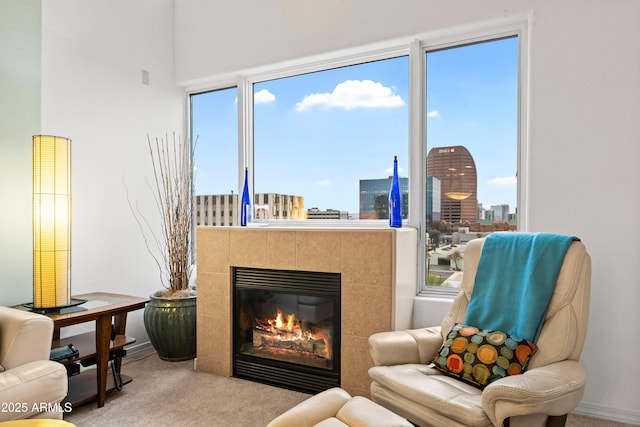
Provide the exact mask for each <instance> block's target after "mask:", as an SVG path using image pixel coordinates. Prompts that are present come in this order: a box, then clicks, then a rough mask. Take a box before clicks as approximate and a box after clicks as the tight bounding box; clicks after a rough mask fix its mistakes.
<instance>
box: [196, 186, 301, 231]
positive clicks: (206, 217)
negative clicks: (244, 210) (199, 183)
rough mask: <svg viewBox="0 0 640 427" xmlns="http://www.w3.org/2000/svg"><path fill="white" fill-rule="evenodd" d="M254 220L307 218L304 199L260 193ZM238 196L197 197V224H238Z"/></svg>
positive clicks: (255, 203) (210, 195)
mask: <svg viewBox="0 0 640 427" xmlns="http://www.w3.org/2000/svg"><path fill="white" fill-rule="evenodd" d="M253 205H254V206H253V207H254V209H253V215H254V218H255V219H258V220H260V219H305V212H304V197H302V196H290V195H287V194H274V193H258V194H256V195H255V202H254V204H253ZM238 214H239V207H238V195H237V194H209V195H199V196H196V205H195V212H194V215H195V221H196V225H211V226H231V225H239V224H240V222H239V218H238Z"/></svg>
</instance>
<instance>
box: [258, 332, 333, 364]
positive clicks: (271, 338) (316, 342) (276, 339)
mask: <svg viewBox="0 0 640 427" xmlns="http://www.w3.org/2000/svg"><path fill="white" fill-rule="evenodd" d="M253 346H254V347H272V348H278V349H285V350H295V351H305V352H307V353H312V354H315V355H316V356H320V357H322V358H325V359H327V345H326V343H325V342H324V340H322V339H310V340H308V339H300V338H297V337H295V336H294V335H293V334H291V333H286V332H283V333H281V334H276V333H272V332H268V331H262V330H259V329H254V331H253Z"/></svg>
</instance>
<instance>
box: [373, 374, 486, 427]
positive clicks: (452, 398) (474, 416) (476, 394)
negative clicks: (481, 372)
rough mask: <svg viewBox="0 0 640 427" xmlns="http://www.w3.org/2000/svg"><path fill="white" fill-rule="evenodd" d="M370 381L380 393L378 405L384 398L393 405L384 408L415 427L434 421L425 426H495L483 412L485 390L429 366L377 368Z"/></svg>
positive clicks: (374, 396) (376, 399)
mask: <svg viewBox="0 0 640 427" xmlns="http://www.w3.org/2000/svg"><path fill="white" fill-rule="evenodd" d="M369 377H371V379H372V380H373V384H372V390H373V387H374V385H375V386H376V388H377V389H378V391H377V392H376V393H375V394H374V393H372V397H373V398H374V401H375V402H378V396H380V395H382V394H384V395H385V396H387V397H388V400H389V402H385V403H384V404H383V406H385V407H387V408H389V409H391V410H392V411H393V412H395V413H397V414H399V415H400V416H402V417H405V418H407V419H409V421H413V422H414V423H416V422H417V423H418V424H420V423H419V422H418V420H430V422H428V423H427V422H425V424H429V425H438V423H437V422H436V421H435V420H455V421H457V422H458V423H459V424H461V425H465V426H486V425H490V424H491V421H490V420H489V418H488V417H487V415H486V413H485V412H484V410H483V409H482V391H481V390H479V389H478V388H477V387H473V386H471V385H469V384H467V383H465V382H463V381H460V380H458V379H455V378H451V377H449V376H447V375H444V374H443V373H442V372H440V371H438V370H437V369H435V368H433V367H431V366H429V365H424V364H405V365H395V366H374V367H373V368H370V369H369ZM379 403H382V401H380V402H379ZM403 408H413V409H414V410H416V411H417V412H413V411H412V410H409V411H403ZM449 424H450V425H454V424H452V423H450V422H449Z"/></svg>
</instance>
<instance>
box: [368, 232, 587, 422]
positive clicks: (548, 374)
mask: <svg viewBox="0 0 640 427" xmlns="http://www.w3.org/2000/svg"><path fill="white" fill-rule="evenodd" d="M483 244H484V239H476V240H472V241H471V242H469V244H468V245H467V247H466V249H465V253H464V276H463V280H462V285H461V292H460V293H459V294H458V296H457V297H456V298H455V300H454V302H453V305H452V307H451V310H450V311H449V313H448V314H447V316H446V317H445V319H444V320H443V322H442V324H441V326H437V327H432V328H426V329H415V330H408V331H396V332H382V333H378V334H374V335H372V336H371V337H370V339H369V344H370V352H371V357H372V358H373V361H374V365H375V366H374V367H373V368H371V369H370V370H369V376H370V377H371V380H372V383H371V398H372V400H373V401H374V402H376V403H378V404H380V405H382V406H384V407H386V408H388V409H390V410H391V411H393V412H395V413H397V414H399V415H401V416H402V417H405V418H406V419H408V420H409V421H411V422H412V423H414V424H417V425H419V426H438V427H440V426H490V425H494V426H501V425H510V426H515V425H524V426H537V425H545V424H546V425H564V423H565V420H566V414H568V413H569V412H570V411H571V410H573V409H574V408H575V407H576V406H577V405H578V403H579V402H580V400H581V399H582V395H583V393H584V389H585V385H586V383H587V374H586V372H585V370H584V368H583V367H582V366H581V365H580V363H579V362H578V359H579V358H580V354H581V352H582V347H583V344H584V340H585V334H586V330H587V320H588V316H589V296H590V287H591V259H590V257H589V254H588V253H587V251H586V249H585V246H584V245H583V244H582V243H581V242H578V241H575V242H573V243H571V245H570V247H569V249H568V251H567V253H566V256H565V259H564V263H563V265H562V268H561V270H560V274H559V276H558V280H557V282H556V286H555V290H554V293H553V295H552V297H551V300H550V302H549V306H548V309H547V313H546V316H545V322H544V325H543V327H542V331H541V333H540V336H539V338H538V341H537V343H536V344H537V346H538V351H537V353H535V354H534V355H533V356H532V357H531V360H530V364H529V368H528V370H527V371H526V372H524V373H523V374H522V375H513V376H508V377H506V378H503V379H500V380H497V381H495V382H493V383H491V384H489V385H488V386H487V387H486V388H485V389H484V390H481V389H479V388H476V387H473V386H471V385H469V384H466V383H464V382H462V381H460V380H458V379H455V378H451V377H449V376H446V375H444V374H442V373H440V371H438V370H436V369H435V368H433V367H431V366H430V364H431V361H432V360H433V359H434V357H435V355H436V353H438V351H439V350H440V347H441V346H442V343H443V339H444V337H446V335H447V334H448V333H449V331H450V330H451V328H452V326H453V325H454V324H455V323H464V321H465V315H466V311H467V304H468V303H469V299H470V297H471V293H472V291H473V285H474V279H475V275H476V271H477V267H478V261H479V259H480V254H481V252H482V246H483ZM503 423H504V424H503Z"/></svg>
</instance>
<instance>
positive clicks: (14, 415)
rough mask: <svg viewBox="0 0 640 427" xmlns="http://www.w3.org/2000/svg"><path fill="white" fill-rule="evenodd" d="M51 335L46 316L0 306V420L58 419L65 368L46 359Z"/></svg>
mask: <svg viewBox="0 0 640 427" xmlns="http://www.w3.org/2000/svg"><path fill="white" fill-rule="evenodd" d="M52 336H53V320H51V319H50V318H48V317H46V316H43V315H40V314H35V313H30V312H26V311H22V310H17V309H14V308H8V307H0V366H2V368H4V371H3V372H0V402H2V403H3V405H4V406H3V407H2V411H0V421H9V420H19V419H22V418H49V419H62V417H63V411H62V409H63V407H62V406H61V405H60V402H61V401H62V400H63V399H64V398H65V397H66V395H67V387H68V379H67V370H66V369H65V367H64V366H63V365H62V364H60V363H57V362H52V361H50V360H49V354H50V352H51V339H52ZM56 404H57V405H56Z"/></svg>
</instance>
